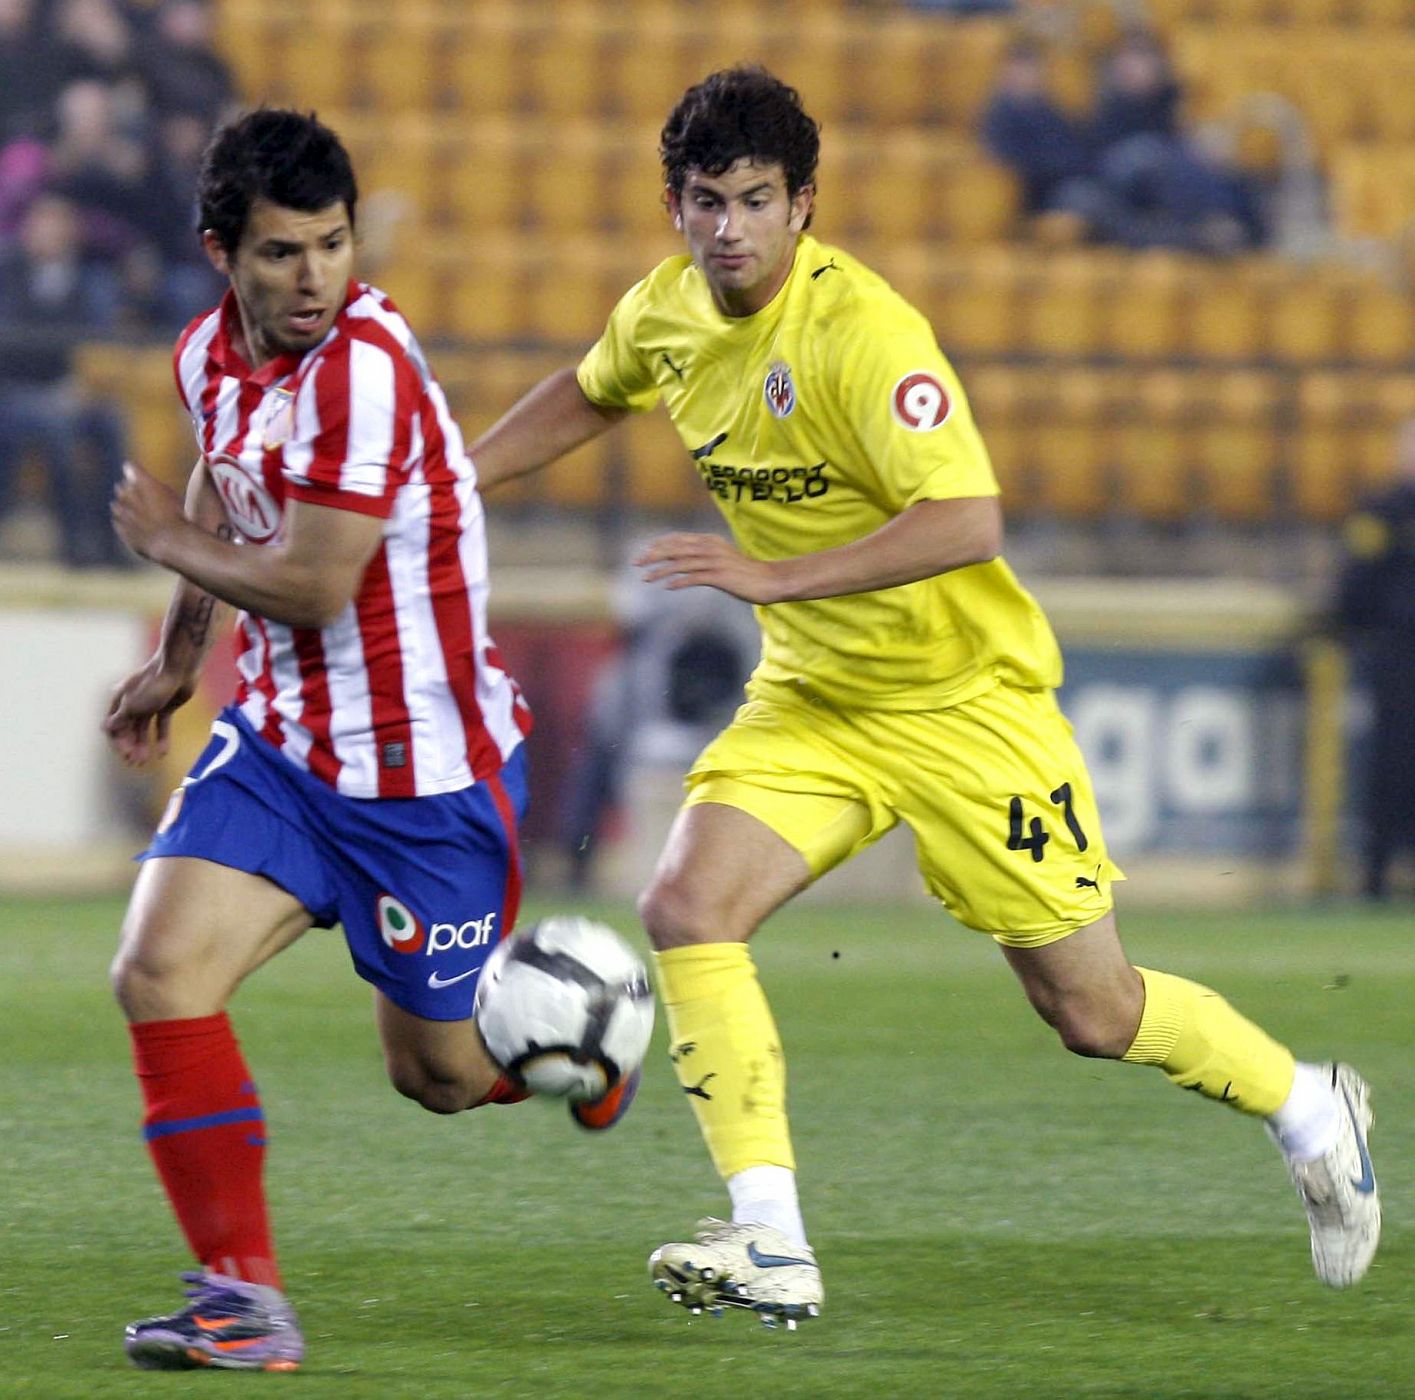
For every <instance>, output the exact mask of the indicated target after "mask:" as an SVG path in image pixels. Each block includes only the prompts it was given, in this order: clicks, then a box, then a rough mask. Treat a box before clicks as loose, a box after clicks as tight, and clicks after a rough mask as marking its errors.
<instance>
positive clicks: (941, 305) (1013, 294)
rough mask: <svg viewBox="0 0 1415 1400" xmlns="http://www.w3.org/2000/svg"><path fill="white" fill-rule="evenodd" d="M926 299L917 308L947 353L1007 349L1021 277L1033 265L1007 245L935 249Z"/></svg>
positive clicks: (1011, 338) (1013, 340)
mask: <svg viewBox="0 0 1415 1400" xmlns="http://www.w3.org/2000/svg"><path fill="white" fill-rule="evenodd" d="M931 272H932V281H931V287H930V292H929V298H928V302H927V305H925V306H923V307H921V308H920V309H921V310H923V311H924V312H925V314H926V315H927V316H929V318H930V319H931V321H932V322H933V327H934V332H935V334H936V335H937V336H938V338H939V343H940V344H941V345H942V346H943V349H944V351H945V352H946V353H948V354H950V355H951V354H958V355H986V354H1006V353H1009V352H1010V351H1011V350H1012V349H1013V347H1014V345H1015V343H1016V336H1017V323H1018V317H1019V311H1020V306H1021V301H1022V289H1023V286H1024V284H1025V283H1027V282H1029V281H1031V280H1033V279H1034V278H1035V270H1034V269H1032V268H1030V267H1029V265H1028V263H1027V261H1026V260H1025V259H1024V258H1021V257H1019V256H1018V254H1017V253H1015V252H1014V251H1013V250H1012V249H1009V248H984V249H979V250H978V251H977V252H976V253H973V254H971V255H959V256H956V257H952V258H950V257H947V256H945V255H943V254H940V256H939V257H938V259H937V260H936V262H935V263H934V264H933V266H932V268H931Z"/></svg>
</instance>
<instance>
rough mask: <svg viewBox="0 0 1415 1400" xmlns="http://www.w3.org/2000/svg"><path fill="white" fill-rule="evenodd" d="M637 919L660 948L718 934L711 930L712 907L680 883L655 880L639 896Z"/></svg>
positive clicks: (679, 945) (676, 946) (698, 940)
mask: <svg viewBox="0 0 1415 1400" xmlns="http://www.w3.org/2000/svg"><path fill="white" fill-rule="evenodd" d="M638 910H639V919H640V921H641V922H642V923H643V926H644V932H645V933H647V934H648V936H649V942H650V943H652V944H653V946H654V947H655V948H657V949H659V950H660V951H662V950H663V949H664V948H682V947H686V946H688V945H689V944H693V943H709V942H712V941H713V940H714V938H715V937H716V938H720V937H721V936H722V935H721V932H720V931H718V932H716V933H714V927H713V925H714V920H713V917H712V911H711V910H710V909H709V908H708V907H707V905H706V902H705V901H703V900H700V899H697V898H695V897H694V896H693V895H692V894H691V893H690V892H689V891H687V890H686V889H684V888H683V887H682V886H681V885H678V884H675V883H673V882H671V881H655V882H654V883H653V884H651V885H650V886H649V887H648V889H646V890H645V891H644V892H643V894H641V895H640V896H639V901H638Z"/></svg>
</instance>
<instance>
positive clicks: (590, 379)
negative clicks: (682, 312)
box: [575, 282, 658, 413]
mask: <svg viewBox="0 0 1415 1400" xmlns="http://www.w3.org/2000/svg"><path fill="white" fill-rule="evenodd" d="M645 295H646V289H645V283H643V282H640V283H638V284H636V285H635V286H633V287H631V288H630V289H629V290H628V291H627V292H625V294H624V295H623V296H622V297H620V299H619V303H618V305H617V306H615V308H614V310H613V311H612V312H610V314H609V322H608V324H607V325H606V326H605V328H604V333H603V334H602V335H601V336H600V338H599V339H598V340H597V341H595V343H594V344H593V345H592V346H590V348H589V350H588V352H587V353H586V354H585V357H584V359H583V360H581V361H580V364H579V367H578V368H577V369H576V371H575V377H576V379H578V380H579V384H580V388H581V389H582V390H583V391H584V395H585V397H586V398H587V399H589V401H590V402H591V403H596V404H599V405H601V406H602V407H605V408H626V409H628V410H629V411H630V412H631V413H642V412H644V411H645V410H646V409H650V408H652V407H653V406H654V405H655V404H656V403H657V402H658V386H657V385H656V384H655V383H654V379H653V372H652V369H651V368H650V366H649V365H648V364H647V363H646V362H645V360H644V357H643V356H642V355H641V354H640V353H639V348H638V346H637V345H636V344H635V340H636V337H635V329H636V327H637V325H638V320H639V315H640V312H641V310H642V307H643V304H644V298H645Z"/></svg>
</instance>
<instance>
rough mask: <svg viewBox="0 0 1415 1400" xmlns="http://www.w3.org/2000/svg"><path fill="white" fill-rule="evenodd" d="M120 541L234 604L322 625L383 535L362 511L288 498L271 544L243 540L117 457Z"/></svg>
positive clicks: (349, 593)
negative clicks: (214, 529)
mask: <svg viewBox="0 0 1415 1400" xmlns="http://www.w3.org/2000/svg"><path fill="white" fill-rule="evenodd" d="M113 524H114V528H115V529H116V530H117V531H118V534H119V535H120V536H121V537H122V539H123V543H124V544H126V545H127V546H128V548H129V549H131V550H133V551H134V552H135V553H138V554H141V555H142V556H143V558H145V559H151V560H152V562H153V563H154V564H161V565H162V567H163V568H164V569H171V570H172V572H173V573H177V574H181V576H182V577H183V578H184V579H186V580H188V581H189V582H190V583H192V584H195V585H196V586H197V587H198V588H199V589H203V590H205V591H206V592H207V593H211V594H214V595H215V596H216V597H217V598H220V599H221V600H222V601H223V602H226V603H230V604H231V605H232V606H233V607H237V608H244V609H245V610H246V611H247V612H250V613H255V614H257V615H258V616H260V617H264V618H268V619H269V620H270V621H272V622H283V623H284V624H285V625H286V626H287V627H325V626H327V625H328V624H329V623H331V622H333V621H334V619H335V618H336V617H338V616H339V614H340V613H341V612H343V611H344V609H345V608H346V607H348V606H349V603H350V602H351V600H352V599H353V597H354V594H355V592H356V591H357V590H358V587H359V583H360V581H361V580H362V578H363V573H364V569H365V567H366V566H367V564H368V562H369V560H370V559H371V558H372V557H373V554H374V551H375V550H376V549H377V548H378V545H379V541H380V540H381V539H382V537H383V521H382V520H381V519H380V518H379V517H378V516H376V515H365V514H363V513H362V512H361V511H353V510H340V509H337V508H335V507H333V506H322V505H314V504H312V503H311V502H309V501H304V500H293V501H289V502H288V503H287V505H286V510H285V521H284V527H283V532H282V534H281V537H280V539H279V541H278V542H277V543H275V544H269V545H264V546H262V547H260V548H243V547H242V546H240V545H238V544H237V543H236V542H235V541H234V540H232V539H229V538H228V539H221V538H218V537H217V536H215V535H213V534H210V533H208V532H207V531H206V530H203V529H202V528H201V527H200V526H199V525H197V524H196V523H195V522H194V521H192V520H189V519H188V518H187V516H186V515H185V514H184V512H183V510H182V506H181V503H180V502H179V501H178V500H177V497H176V496H175V495H174V494H173V493H172V492H171V491H169V490H168V489H167V488H166V487H165V486H164V485H162V483H161V482H160V481H158V480H156V479H155V478H154V477H152V476H149V475H148V473H147V472H145V471H143V469H142V468H141V467H137V466H134V465H133V463H131V462H126V463H124V465H123V481H122V483H121V484H120V485H119V487H118V489H117V491H116V492H115V493H114V496H113Z"/></svg>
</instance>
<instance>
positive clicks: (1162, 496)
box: [1115, 370, 1204, 523]
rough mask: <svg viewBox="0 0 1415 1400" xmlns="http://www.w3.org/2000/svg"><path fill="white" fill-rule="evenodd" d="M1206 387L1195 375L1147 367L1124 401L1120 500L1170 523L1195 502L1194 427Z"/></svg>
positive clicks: (1119, 434)
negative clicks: (1192, 440)
mask: <svg viewBox="0 0 1415 1400" xmlns="http://www.w3.org/2000/svg"><path fill="white" fill-rule="evenodd" d="M1203 397H1204V390H1203V388H1202V387H1201V386H1200V384H1199V382H1198V379H1197V377H1196V376H1195V375H1193V374H1189V373H1185V372H1182V371H1177V370H1148V371H1145V372H1144V373H1142V374H1140V375H1138V376H1137V378H1136V382H1135V385H1134V390H1133V393H1132V394H1131V395H1130V396H1128V397H1127V398H1126V399H1125V400H1124V401H1123V402H1122V403H1121V404H1120V405H1119V416H1118V422H1117V427H1116V434H1115V439H1116V458H1117V463H1116V468H1117V469H1116V495H1117V498H1118V499H1117V506H1118V507H1119V509H1121V510H1122V511H1123V512H1124V513H1126V514H1129V515H1133V516H1137V517H1139V518H1140V519H1143V520H1150V521H1155V522H1158V523H1171V522H1173V521H1177V520H1180V519H1182V518H1183V517H1185V516H1186V515H1188V514H1189V513H1190V512H1191V510H1192V509H1193V504H1194V481H1193V472H1192V461H1191V459H1192V443H1191V430H1192V427H1193V424H1194V422H1195V419H1196V416H1197V412H1198V408H1197V405H1198V402H1199V401H1200V400H1201V399H1202V398H1203Z"/></svg>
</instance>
